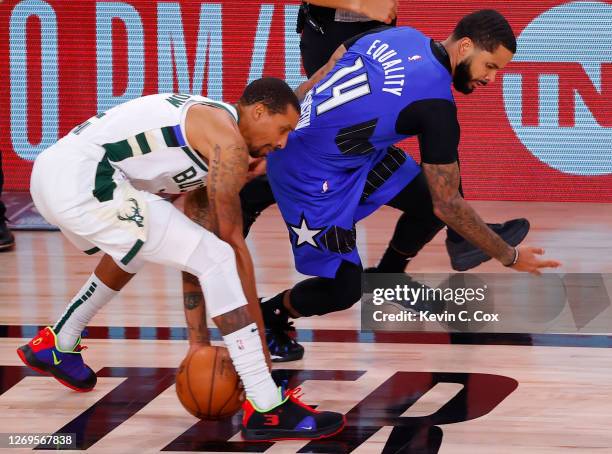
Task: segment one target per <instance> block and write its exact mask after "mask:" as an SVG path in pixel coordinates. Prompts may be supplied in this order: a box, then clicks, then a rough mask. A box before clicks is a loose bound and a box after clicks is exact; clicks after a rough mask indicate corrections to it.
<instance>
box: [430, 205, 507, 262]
mask: <svg viewBox="0 0 612 454" xmlns="http://www.w3.org/2000/svg"><path fill="white" fill-rule="evenodd" d="M434 212H435V214H436V216H438V218H440V220H441V221H443V222H444V223H445V224H447V225H448V226H450V227H452V228H453V229H454V230H455V231H456V232H457V233H459V234H460V235H461V236H463V238H465V239H466V240H468V241H469V242H470V243H472V244H473V245H474V246H477V247H479V248H480V249H482V250H483V251H484V252H486V253H487V254H488V255H490V256H491V257H493V258H495V259H497V260H499V261H500V262H501V263H502V264H504V265H508V264H510V263H512V261H513V260H514V248H513V247H512V246H510V245H509V244H507V243H506V242H505V241H504V240H503V239H502V238H501V237H500V236H499V235H497V234H496V233H495V232H494V231H493V230H491V229H490V228H489V227H488V226H487V225H486V223H485V222H484V221H483V220H482V218H481V217H480V216H479V215H478V213H476V211H475V210H474V208H472V206H471V205H470V204H469V203H468V202H466V201H465V200H464V199H463V197H461V196H457V197H455V198H454V199H453V200H452V201H451V202H449V203H439V204H436V205H435V206H434Z"/></svg>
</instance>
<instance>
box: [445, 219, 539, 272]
mask: <svg viewBox="0 0 612 454" xmlns="http://www.w3.org/2000/svg"><path fill="white" fill-rule="evenodd" d="M530 229H531V226H530V225H529V222H527V228H525V229H520V230H517V232H516V233H515V234H514V235H513V236H511V237H510V238H509V239H507V240H505V241H506V242H507V243H508V244H509V245H511V246H518V245H519V244H521V241H523V240H524V239H525V237H526V236H527V234H528V233H529V230H530ZM489 260H491V257H490V256H488V255H487V254H485V253H484V252H482V251H481V250H480V249H476V250H474V251H472V252H468V253H467V254H461V259H460V260H459V261H454V260H452V259H451V266H452V268H453V269H454V270H455V271H468V270H471V269H472V268H476V267H477V266H478V265H482V264H483V263H485V262H488V261H489Z"/></svg>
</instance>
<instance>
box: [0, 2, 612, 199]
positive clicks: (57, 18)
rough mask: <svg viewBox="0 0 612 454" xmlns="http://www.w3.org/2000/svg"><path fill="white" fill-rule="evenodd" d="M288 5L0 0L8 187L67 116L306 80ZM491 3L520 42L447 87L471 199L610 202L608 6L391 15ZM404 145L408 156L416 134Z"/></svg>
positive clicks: (407, 18) (413, 20)
mask: <svg viewBox="0 0 612 454" xmlns="http://www.w3.org/2000/svg"><path fill="white" fill-rule="evenodd" d="M298 6H299V4H298V3H297V2H284V1H271V0H267V1H265V0H244V1H236V0H233V1H232V0H218V1H215V2H194V1H175V2H169V1H165V2H156V1H149V0H147V1H144V0H132V1H93V0H83V1H79V0H73V1H61V0H54V1H51V0H49V1H43V0H23V1H15V0H9V1H5V2H3V3H0V65H2V70H1V71H0V90H2V92H1V96H0V112H2V115H1V116H0V131H2V135H0V151H1V152H2V156H3V166H4V173H5V190H27V189H28V187H29V175H30V171H31V165H32V161H33V160H34V159H35V157H36V156H37V155H38V153H40V152H41V151H42V150H44V149H45V148H46V147H48V146H49V145H51V144H52V143H54V142H55V141H56V140H57V139H58V138H59V137H61V136H62V135H64V134H65V133H66V132H68V131H69V130H70V129H71V128H73V127H74V126H75V125H77V124H79V123H81V122H82V121H84V120H85V119H87V118H89V117H91V116H92V115H95V114H97V113H99V112H102V111H105V110H107V109H109V108H111V107H113V106H114V105H116V104H119V103H121V102H124V101H127V100H129V99H132V98H135V97H138V96H143V95H147V94H152V93H157V92H167V91H178V92H187V93H199V94H203V95H206V96H209V97H211V98H214V99H223V100H225V101H228V102H234V101H236V100H237V99H238V97H239V95H240V93H241V92H242V89H243V88H244V86H245V85H246V84H247V83H248V82H249V81H251V80H253V79H256V78H258V77H261V76H275V77H280V78H284V79H286V80H287V81H288V83H289V84H290V85H291V86H297V85H298V84H299V83H300V82H301V81H302V80H304V76H303V72H302V70H301V66H300V56H299V36H298V35H297V34H296V32H295V21H296V17H297V11H298ZM481 8H495V9H497V10H499V11H500V12H501V13H502V14H504V15H505V16H506V17H507V18H508V20H509V21H510V23H511V24H512V26H513V28H514V30H515V33H516V35H517V39H518V51H517V54H516V55H515V58H514V60H513V62H512V63H511V64H510V65H509V66H508V68H507V69H506V70H505V71H503V72H502V73H501V74H500V75H498V78H497V80H496V81H495V83H494V84H490V86H488V87H486V88H481V89H478V90H476V92H475V93H474V94H472V95H469V96H464V95H461V94H457V95H456V100H457V104H458V106H459V112H460V123H461V127H462V140H461V145H460V155H461V163H462V175H463V185H464V189H465V192H466V195H467V197H468V198H472V199H488V200H540V201H583V202H585V201H588V202H612V2H610V1H606V2H604V1H589V2H586V1H577V2H566V3H563V2H559V1H552V0H541V1H530V0H525V1H524V0H513V1H512V2H508V1H487V2H483V1H480V2H478V1H464V0H461V1H457V0H453V1H447V2H438V1H432V0H411V1H407V0H400V11H399V21H398V23H399V25H409V26H412V27H416V28H418V29H420V30H422V31H423V32H425V33H426V34H428V35H429V36H431V37H432V38H435V39H440V40H441V39H444V38H446V37H447V36H448V35H449V34H450V32H451V31H452V29H453V28H454V26H455V24H456V23H457V21H458V20H459V19H460V18H461V17H462V16H463V15H465V14H467V13H469V12H471V11H474V10H476V9H481ZM405 145H406V149H407V150H408V151H409V152H410V153H411V154H413V155H415V156H417V155H418V152H417V150H416V148H415V147H416V144H415V142H414V141H407V142H406V144H405Z"/></svg>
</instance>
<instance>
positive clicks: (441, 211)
mask: <svg viewBox="0 0 612 454" xmlns="http://www.w3.org/2000/svg"><path fill="white" fill-rule="evenodd" d="M433 212H434V214H435V215H436V217H437V218H438V219H440V220H441V221H442V222H444V223H445V224H448V221H449V220H450V219H452V218H453V217H454V213H455V208H454V206H453V203H452V202H451V201H438V202H436V203H434V206H433Z"/></svg>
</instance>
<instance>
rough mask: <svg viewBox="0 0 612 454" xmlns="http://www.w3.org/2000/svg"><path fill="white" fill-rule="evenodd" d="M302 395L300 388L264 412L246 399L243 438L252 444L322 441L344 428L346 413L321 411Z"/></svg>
mask: <svg viewBox="0 0 612 454" xmlns="http://www.w3.org/2000/svg"><path fill="white" fill-rule="evenodd" d="M299 392H300V388H296V389H293V390H287V392H286V393H285V400H283V401H282V402H281V403H280V404H278V405H277V406H276V407H273V408H271V409H269V410H260V409H258V408H257V407H256V406H255V404H254V403H253V402H251V401H250V400H249V399H246V400H245V402H244V404H243V406H242V409H243V410H244V415H243V417H242V437H243V438H244V439H245V440H248V441H276V440H318V439H320V438H327V437H331V436H332V435H335V434H337V433H339V432H340V431H341V430H342V429H343V428H344V424H345V423H346V418H345V416H344V415H343V414H342V413H336V412H333V411H317V410H315V409H314V408H312V407H309V406H308V405H306V404H305V403H303V402H301V401H300V400H299V396H298V395H297V394H298V393H299Z"/></svg>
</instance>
